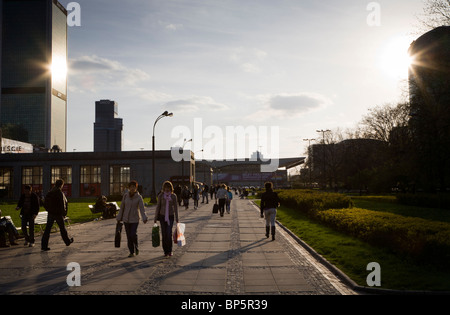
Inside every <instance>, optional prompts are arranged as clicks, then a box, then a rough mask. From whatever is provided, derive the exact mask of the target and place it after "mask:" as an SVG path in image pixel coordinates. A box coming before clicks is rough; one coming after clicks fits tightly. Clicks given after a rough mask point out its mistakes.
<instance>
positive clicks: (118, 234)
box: [114, 222, 123, 248]
mask: <svg viewBox="0 0 450 315" xmlns="http://www.w3.org/2000/svg"><path fill="white" fill-rule="evenodd" d="M122 226H123V223H121V222H117V224H116V235H115V237H114V246H115V247H117V248H118V247H120V240H121V239H122Z"/></svg>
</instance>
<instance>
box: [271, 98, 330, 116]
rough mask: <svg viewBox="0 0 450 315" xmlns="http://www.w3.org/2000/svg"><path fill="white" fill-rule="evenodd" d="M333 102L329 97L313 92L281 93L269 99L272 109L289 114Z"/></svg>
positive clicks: (304, 111)
mask: <svg viewBox="0 0 450 315" xmlns="http://www.w3.org/2000/svg"><path fill="white" fill-rule="evenodd" d="M329 104H331V100H329V99H328V98H326V97H324V96H322V95H319V94H311V93H300V94H280V95H274V96H271V97H270V98H269V99H268V105H269V108H270V109H273V110H276V111H280V112H285V113H287V114H294V115H297V114H304V113H307V112H310V111H312V110H315V109H320V108H322V107H325V106H327V105H329Z"/></svg>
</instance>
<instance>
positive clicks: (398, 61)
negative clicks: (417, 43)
mask: <svg viewBox="0 0 450 315" xmlns="http://www.w3.org/2000/svg"><path fill="white" fill-rule="evenodd" d="M410 44H411V41H410V40H409V39H408V38H406V37H396V38H393V39H392V40H390V41H389V42H387V43H386V45H385V46H384V47H383V48H382V50H381V53H380V59H379V66H380V68H381V69H382V70H383V72H384V73H385V74H386V75H387V76H389V77H391V78H393V79H406V78H407V77H408V69H409V67H410V66H411V64H412V61H413V58H412V57H411V56H410V55H409V54H408V48H409V45H410Z"/></svg>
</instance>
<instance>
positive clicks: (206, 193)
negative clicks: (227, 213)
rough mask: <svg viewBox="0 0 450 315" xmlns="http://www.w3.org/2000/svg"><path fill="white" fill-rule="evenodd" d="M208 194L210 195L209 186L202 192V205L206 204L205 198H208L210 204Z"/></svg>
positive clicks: (207, 201)
mask: <svg viewBox="0 0 450 315" xmlns="http://www.w3.org/2000/svg"><path fill="white" fill-rule="evenodd" d="M208 193H209V187H208V185H205V186H204V187H203V190H202V203H205V198H206V204H208V203H209V199H208Z"/></svg>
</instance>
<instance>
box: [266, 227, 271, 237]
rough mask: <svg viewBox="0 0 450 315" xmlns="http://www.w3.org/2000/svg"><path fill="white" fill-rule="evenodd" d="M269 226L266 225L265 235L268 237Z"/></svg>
mask: <svg viewBox="0 0 450 315" xmlns="http://www.w3.org/2000/svg"><path fill="white" fill-rule="evenodd" d="M269 233H270V226H266V237H267V238H269Z"/></svg>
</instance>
